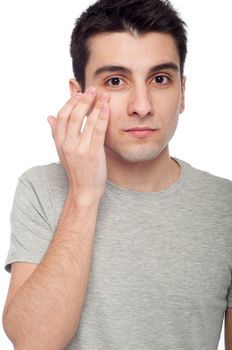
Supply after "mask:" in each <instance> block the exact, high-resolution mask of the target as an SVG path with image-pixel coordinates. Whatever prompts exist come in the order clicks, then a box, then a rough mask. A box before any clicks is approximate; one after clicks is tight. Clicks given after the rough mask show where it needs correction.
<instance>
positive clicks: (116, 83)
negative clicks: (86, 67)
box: [106, 77, 122, 87]
mask: <svg viewBox="0 0 232 350" xmlns="http://www.w3.org/2000/svg"><path fill="white" fill-rule="evenodd" d="M120 81H122V79H121V78H118V77H113V78H110V79H108V80H107V81H106V85H108V86H111V87H112V86H120V85H122V84H120ZM110 82H111V84H110Z"/></svg>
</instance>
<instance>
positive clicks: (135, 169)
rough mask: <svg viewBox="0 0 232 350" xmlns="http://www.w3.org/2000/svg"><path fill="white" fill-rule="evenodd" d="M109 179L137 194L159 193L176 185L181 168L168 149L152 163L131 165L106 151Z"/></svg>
mask: <svg viewBox="0 0 232 350" xmlns="http://www.w3.org/2000/svg"><path fill="white" fill-rule="evenodd" d="M106 159H107V174H108V175H107V178H108V180H109V181H111V182H113V183H114V184H116V185H118V186H120V187H122V188H126V189H129V190H132V191H137V192H158V191H161V190H163V189H166V188H168V187H169V186H171V185H172V184H174V183H175V182H176V181H177V179H178V178H179V176H180V166H179V165H178V164H177V162H176V161H174V160H173V159H171V158H170V155H169V149H168V146H167V148H166V149H165V150H164V151H163V152H161V153H160V154H159V156H158V157H156V158H155V159H154V160H152V161H145V162H137V163H129V162H126V161H125V160H124V159H122V158H120V157H117V156H116V155H114V154H113V153H112V152H110V150H108V149H106Z"/></svg>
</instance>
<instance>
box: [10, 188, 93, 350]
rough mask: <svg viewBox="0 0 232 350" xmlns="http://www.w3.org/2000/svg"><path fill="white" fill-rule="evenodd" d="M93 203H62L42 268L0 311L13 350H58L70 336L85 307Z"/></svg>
mask: <svg viewBox="0 0 232 350" xmlns="http://www.w3.org/2000/svg"><path fill="white" fill-rule="evenodd" d="M97 207H98V200H95V201H93V200H90V201H89V204H87V203H86V204H85V205H82V204H81V203H76V201H75V200H74V199H73V196H72V194H70V195H69V196H68V198H67V200H66V203H65V207H64V210H63V213H62V216H61V219H60V223H59V225H58V227H57V230H56V232H55V235H54V239H53V241H52V243H51V245H50V247H49V249H48V251H47V254H46V255H45V257H44V259H43V260H42V262H41V263H40V264H39V265H38V267H37V268H36V269H35V271H34V272H33V274H32V275H31V276H30V278H29V279H28V280H27V281H26V282H25V283H24V284H23V285H22V286H21V288H19V290H18V291H17V293H16V294H15V297H14V298H13V300H12V302H11V303H10V304H9V306H8V308H7V309H6V310H5V311H4V318H3V320H4V329H5V331H6V334H7V335H8V337H9V338H10V340H11V341H12V342H13V344H14V346H15V348H16V349H19V350H21V349H23V350H27V349H28V350H29V349H31V350H33V349H36V350H37V349H38V350H39V349H43V350H45V349H46V350H53V349H56V350H58V349H63V348H64V347H65V346H66V345H67V343H68V342H69V340H70V339H71V338H72V337H73V335H74V334H75V331H76V329H77V327H78V324H79V321H80V317H81V311H82V307H83V304H84V299H85V293H86V288H87V284H88V275H89V269H90V264H91V253H92V245H93V238H94V231H95V223H96V214H97Z"/></svg>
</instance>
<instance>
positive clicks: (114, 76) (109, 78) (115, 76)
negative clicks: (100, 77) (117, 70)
mask: <svg viewBox="0 0 232 350" xmlns="http://www.w3.org/2000/svg"><path fill="white" fill-rule="evenodd" d="M114 78H117V79H120V80H123V78H122V77H120V76H118V75H113V76H112V77H107V79H106V80H105V82H104V83H105V84H107V83H109V81H110V80H112V79H114ZM123 81H124V80H123ZM110 86H116V87H117V86H120V85H110Z"/></svg>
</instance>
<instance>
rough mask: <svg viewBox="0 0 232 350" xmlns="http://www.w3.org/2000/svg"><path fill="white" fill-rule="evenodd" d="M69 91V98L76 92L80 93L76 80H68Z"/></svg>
mask: <svg viewBox="0 0 232 350" xmlns="http://www.w3.org/2000/svg"><path fill="white" fill-rule="evenodd" d="M69 91H70V95H71V97H72V96H73V95H74V94H76V93H77V92H81V87H80V84H79V83H78V81H77V80H76V79H70V80H69Z"/></svg>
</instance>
